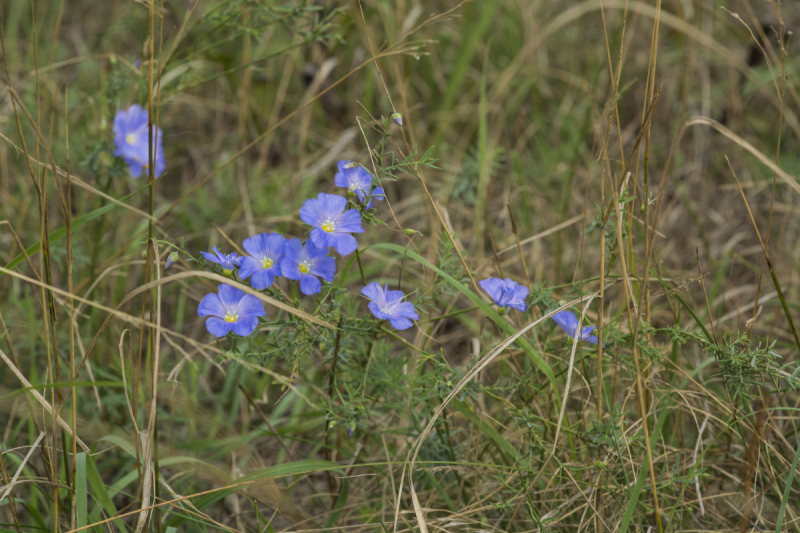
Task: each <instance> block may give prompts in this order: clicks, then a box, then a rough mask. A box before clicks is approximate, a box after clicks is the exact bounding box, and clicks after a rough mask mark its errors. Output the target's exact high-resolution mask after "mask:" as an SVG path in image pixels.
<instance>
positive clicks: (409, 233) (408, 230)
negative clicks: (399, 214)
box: [403, 228, 417, 235]
mask: <svg viewBox="0 0 800 533" xmlns="http://www.w3.org/2000/svg"><path fill="white" fill-rule="evenodd" d="M403 233H405V234H406V235H414V234H416V233H417V231H416V230H413V229H411V228H406V229H404V230H403Z"/></svg>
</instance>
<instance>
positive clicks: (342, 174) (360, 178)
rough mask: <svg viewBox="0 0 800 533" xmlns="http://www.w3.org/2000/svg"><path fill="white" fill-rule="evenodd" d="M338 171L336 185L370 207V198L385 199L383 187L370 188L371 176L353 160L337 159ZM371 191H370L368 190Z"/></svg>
mask: <svg viewBox="0 0 800 533" xmlns="http://www.w3.org/2000/svg"><path fill="white" fill-rule="evenodd" d="M338 166H339V172H337V173H336V176H335V181H336V186H337V187H345V188H346V189H347V190H348V191H349V192H350V193H351V194H355V195H356V196H358V199H359V200H361V203H362V204H363V203H366V204H367V209H372V200H373V199H374V200H381V201H383V200H384V199H385V196H384V192H383V188H382V187H375V190H372V176H371V175H370V173H369V172H367V170H366V169H365V168H364V167H362V166H361V165H359V164H358V163H356V162H354V161H339V165H338ZM370 191H371V192H370Z"/></svg>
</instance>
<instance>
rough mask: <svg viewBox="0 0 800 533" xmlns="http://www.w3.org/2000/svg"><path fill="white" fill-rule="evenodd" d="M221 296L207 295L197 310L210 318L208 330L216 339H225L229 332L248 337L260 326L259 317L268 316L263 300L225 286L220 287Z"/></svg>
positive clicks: (201, 314) (207, 325)
mask: <svg viewBox="0 0 800 533" xmlns="http://www.w3.org/2000/svg"><path fill="white" fill-rule="evenodd" d="M218 292H219V294H214V293H211V294H206V295H205V297H204V298H203V300H202V301H201V302H200V306H199V307H198V308H197V314H198V315H200V316H210V317H211V318H209V319H208V320H206V329H207V330H208V332H209V333H211V334H212V335H214V336H216V337H224V336H225V335H227V334H228V332H229V331H231V330H233V332H234V333H236V334H237V335H239V336H240V337H247V336H248V335H250V334H251V333H253V331H255V329H256V327H257V326H258V317H260V316H266V315H267V312H266V311H264V305H263V304H262V303H261V300H259V299H258V298H256V297H255V296H253V295H252V294H245V293H244V291H242V290H240V289H237V288H235V287H231V286H230V285H225V284H224V283H223V284H222V285H220V286H219V289H218Z"/></svg>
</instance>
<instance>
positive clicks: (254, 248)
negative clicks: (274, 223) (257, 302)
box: [239, 233, 286, 291]
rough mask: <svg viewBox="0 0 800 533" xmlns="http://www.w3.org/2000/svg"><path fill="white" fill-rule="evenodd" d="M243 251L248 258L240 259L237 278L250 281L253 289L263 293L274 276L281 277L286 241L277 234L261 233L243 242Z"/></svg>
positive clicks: (273, 279)
mask: <svg viewBox="0 0 800 533" xmlns="http://www.w3.org/2000/svg"><path fill="white" fill-rule="evenodd" d="M243 244H244V249H245V250H247V253H249V254H250V255H249V256H245V257H243V258H242V263H241V267H240V268H239V277H240V278H242V279H247V278H249V277H250V276H253V277H252V278H251V279H250V284H251V285H252V286H253V288H255V289H258V290H260V291H263V290H264V289H266V288H267V287H269V286H271V285H272V282H273V281H275V276H280V275H281V260H282V259H283V250H284V248H285V247H286V239H284V238H283V236H282V235H280V234H279V233H270V234H269V235H267V234H266V233H262V234H261V235H256V236H255V237H250V238H249V239H245V240H244V243H243Z"/></svg>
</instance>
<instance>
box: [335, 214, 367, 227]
mask: <svg viewBox="0 0 800 533" xmlns="http://www.w3.org/2000/svg"><path fill="white" fill-rule="evenodd" d="M336 233H364V228H362V227H361V213H359V212H358V211H357V210H355V209H348V210H347V211H345V212H344V213H342V216H340V217H339V220H338V221H337V224H336Z"/></svg>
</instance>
